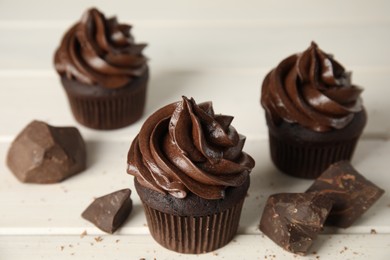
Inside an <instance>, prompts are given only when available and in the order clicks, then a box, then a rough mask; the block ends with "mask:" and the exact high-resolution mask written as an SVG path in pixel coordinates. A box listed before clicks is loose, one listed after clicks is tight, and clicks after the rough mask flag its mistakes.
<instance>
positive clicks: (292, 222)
mask: <svg viewBox="0 0 390 260" xmlns="http://www.w3.org/2000/svg"><path fill="white" fill-rule="evenodd" d="M331 208H332V202H331V201H330V200H329V199H327V198H325V197H324V196H321V195H317V194H315V193H280V194H274V195H271V196H270V197H269V198H268V201H267V204H266V205H265V208H264V211H263V215H262V217H261V220H260V230H261V231H262V232H263V233H264V234H265V235H267V236H268V237H269V238H270V239H272V240H273V241H274V242H275V243H276V244H278V245H279V246H281V247H283V248H284V249H285V250H287V251H290V252H292V253H296V254H301V255H305V254H306V253H307V251H308V250H309V248H310V246H311V245H312V243H313V240H314V239H315V238H316V237H317V234H318V233H319V232H320V231H321V230H322V227H323V223H324V222H325V219H326V217H327V216H328V214H329V211H330V209H331Z"/></svg>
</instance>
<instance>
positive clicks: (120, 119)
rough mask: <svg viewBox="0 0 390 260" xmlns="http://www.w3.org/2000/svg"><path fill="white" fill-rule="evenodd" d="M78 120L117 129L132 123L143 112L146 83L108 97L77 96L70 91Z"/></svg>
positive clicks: (98, 126) (86, 124)
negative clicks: (126, 92)
mask: <svg viewBox="0 0 390 260" xmlns="http://www.w3.org/2000/svg"><path fill="white" fill-rule="evenodd" d="M68 98H69V103H70V107H71V109H72V112H73V115H74V117H75V118H76V120H77V121H78V122H79V123H80V124H82V125H85V126H87V127H90V128H94V129H116V128H120V127H124V126H127V125H130V124H131V123H134V122H135V121H137V120H138V119H139V118H140V117H141V116H142V114H143V110H144V107H145V99H146V85H144V86H143V87H140V88H138V89H137V90H136V91H133V92H131V93H128V94H124V95H115V96H107V97H98V98H96V97H86V96H77V95H73V94H72V93H69V92H68Z"/></svg>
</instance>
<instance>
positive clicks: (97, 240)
mask: <svg viewBox="0 0 390 260" xmlns="http://www.w3.org/2000/svg"><path fill="white" fill-rule="evenodd" d="M95 241H96V242H98V243H99V242H102V241H103V238H102V237H95Z"/></svg>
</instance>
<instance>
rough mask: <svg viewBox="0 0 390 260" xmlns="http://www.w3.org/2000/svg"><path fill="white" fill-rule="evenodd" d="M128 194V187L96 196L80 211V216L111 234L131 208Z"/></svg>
mask: <svg viewBox="0 0 390 260" xmlns="http://www.w3.org/2000/svg"><path fill="white" fill-rule="evenodd" d="M130 194H131V190H130V189H123V190H119V191H116V192H113V193H110V194H107V195H105V196H102V197H99V198H96V199H95V200H94V201H93V202H92V203H91V204H90V205H89V206H88V208H87V209H86V210H85V211H84V212H83V213H82V217H83V218H85V219H86V220H88V221H90V222H92V223H93V224H94V225H95V226H97V227H98V228H100V229H101V230H103V231H105V232H107V233H111V234H112V233H114V232H115V231H116V230H117V229H118V228H119V227H120V226H121V225H122V224H123V222H124V221H125V220H126V219H127V217H128V216H129V214H130V212H131V210H132V208H133V203H132V201H131V199H130Z"/></svg>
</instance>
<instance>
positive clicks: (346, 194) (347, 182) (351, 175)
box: [306, 161, 384, 228]
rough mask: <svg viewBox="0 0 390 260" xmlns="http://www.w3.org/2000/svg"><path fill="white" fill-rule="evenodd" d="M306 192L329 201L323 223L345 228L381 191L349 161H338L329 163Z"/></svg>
mask: <svg viewBox="0 0 390 260" xmlns="http://www.w3.org/2000/svg"><path fill="white" fill-rule="evenodd" d="M306 192H310V193H318V194H322V195H324V196H326V197H327V198H329V199H331V200H332V201H333V203H334V204H333V208H332V210H331V212H330V214H329V217H328V219H327V221H326V223H325V224H326V225H333V226H337V227H342V228H347V227H349V226H351V225H352V224H353V223H354V222H355V221H356V220H357V219H358V218H359V217H360V216H361V215H362V214H363V213H364V212H366V211H367V210H368V209H369V208H370V207H371V206H372V205H373V204H374V203H375V202H376V201H377V200H378V199H379V198H380V197H381V196H382V195H383V193H384V190H383V189H381V188H379V187H378V186H376V185H375V184H373V183H372V182H370V181H369V180H367V179H366V178H365V177H363V176H362V175H361V174H359V172H357V171H356V170H355V169H354V168H353V167H352V165H351V164H350V162H348V161H340V162H337V163H334V164H332V165H330V166H329V168H328V169H327V170H325V171H324V172H323V173H322V174H321V176H320V177H318V178H317V179H316V180H315V182H314V183H313V185H312V186H311V187H310V188H309V189H308V190H307V191H306Z"/></svg>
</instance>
